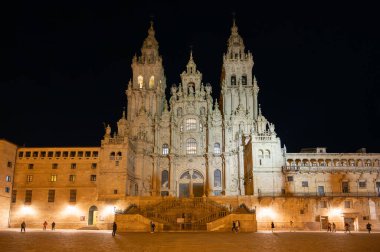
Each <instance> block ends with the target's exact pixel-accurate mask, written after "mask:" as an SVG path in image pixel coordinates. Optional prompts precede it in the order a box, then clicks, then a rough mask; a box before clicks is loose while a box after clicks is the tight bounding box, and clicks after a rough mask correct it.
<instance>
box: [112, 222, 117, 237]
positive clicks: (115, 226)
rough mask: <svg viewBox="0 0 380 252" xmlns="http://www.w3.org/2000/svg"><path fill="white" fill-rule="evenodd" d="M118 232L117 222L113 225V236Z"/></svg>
mask: <svg viewBox="0 0 380 252" xmlns="http://www.w3.org/2000/svg"><path fill="white" fill-rule="evenodd" d="M116 230H117V224H116V222H113V225H112V236H115V235H116Z"/></svg>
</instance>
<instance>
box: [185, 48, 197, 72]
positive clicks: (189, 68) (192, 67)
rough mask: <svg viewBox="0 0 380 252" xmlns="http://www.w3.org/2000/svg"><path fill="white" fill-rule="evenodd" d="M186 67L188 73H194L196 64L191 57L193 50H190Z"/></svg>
mask: <svg viewBox="0 0 380 252" xmlns="http://www.w3.org/2000/svg"><path fill="white" fill-rule="evenodd" d="M186 69H187V73H188V74H192V73H196V70H197V65H196V64H195V62H194V59H193V50H190V59H189V62H188V63H187V65H186Z"/></svg>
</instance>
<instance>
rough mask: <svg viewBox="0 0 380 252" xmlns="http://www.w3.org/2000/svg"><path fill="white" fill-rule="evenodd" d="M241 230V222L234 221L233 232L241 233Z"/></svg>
mask: <svg viewBox="0 0 380 252" xmlns="http://www.w3.org/2000/svg"><path fill="white" fill-rule="evenodd" d="M239 229H240V222H239V221H238V220H236V221H232V230H231V231H232V232H235V233H237V232H239Z"/></svg>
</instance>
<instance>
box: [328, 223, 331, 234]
mask: <svg viewBox="0 0 380 252" xmlns="http://www.w3.org/2000/svg"><path fill="white" fill-rule="evenodd" d="M327 232H331V223H330V222H329V223H328V224H327Z"/></svg>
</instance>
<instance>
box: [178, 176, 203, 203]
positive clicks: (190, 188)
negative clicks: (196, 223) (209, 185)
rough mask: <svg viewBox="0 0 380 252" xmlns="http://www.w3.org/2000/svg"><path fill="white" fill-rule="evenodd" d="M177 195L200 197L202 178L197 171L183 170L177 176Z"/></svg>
mask: <svg viewBox="0 0 380 252" xmlns="http://www.w3.org/2000/svg"><path fill="white" fill-rule="evenodd" d="M178 191H179V195H178V196H179V197H180V198H186V197H202V196H203V194H204V179H203V176H202V174H201V173H200V172H199V171H195V170H190V171H186V172H184V173H183V174H182V175H181V177H180V178H179V188H178Z"/></svg>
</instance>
